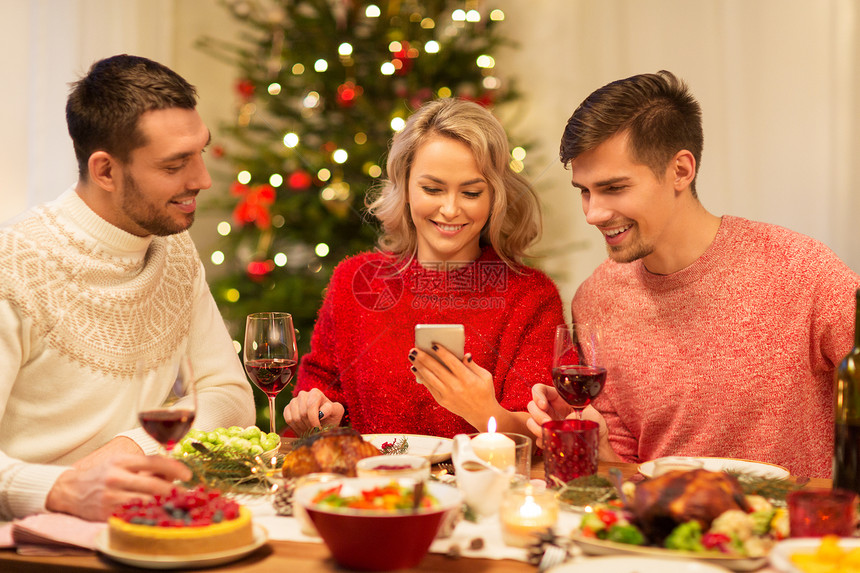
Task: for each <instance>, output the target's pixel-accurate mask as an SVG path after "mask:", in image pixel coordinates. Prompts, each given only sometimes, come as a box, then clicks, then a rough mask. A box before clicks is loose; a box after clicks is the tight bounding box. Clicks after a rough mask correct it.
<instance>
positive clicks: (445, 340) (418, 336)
mask: <svg viewBox="0 0 860 573" xmlns="http://www.w3.org/2000/svg"><path fill="white" fill-rule="evenodd" d="M434 344H440V345H442V346H444V347H445V348H447V349H448V350H449V351H450V352H451V354H453V355H454V356H456V357H457V358H459V359H460V360H462V359H463V356H464V355H465V351H466V348H465V347H466V331H465V329H464V328H463V325H462V324H416V325H415V347H416V348H420V349H421V350H423V351H424V352H426V353H428V354H429V355H430V356H432V357H434V358H435V359H436V360H439V362H440V363H442V360H441V359H440V358H439V357H438V356H436V353H435V352H433V345H434ZM443 366H444V364H443ZM446 368H447V367H446Z"/></svg>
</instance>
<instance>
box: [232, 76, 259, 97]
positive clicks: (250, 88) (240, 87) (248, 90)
mask: <svg viewBox="0 0 860 573" xmlns="http://www.w3.org/2000/svg"><path fill="white" fill-rule="evenodd" d="M236 91H237V92H239V96H240V97H241V98H242V99H244V100H246V101H247V100H250V99H251V98H253V97H254V92H255V91H256V88H255V87H254V82H252V81H251V80H249V79H247V78H246V79H242V80H239V81H238V82H236Z"/></svg>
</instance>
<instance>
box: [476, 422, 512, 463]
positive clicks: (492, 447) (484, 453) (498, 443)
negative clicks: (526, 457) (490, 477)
mask: <svg viewBox="0 0 860 573" xmlns="http://www.w3.org/2000/svg"><path fill="white" fill-rule="evenodd" d="M472 450H473V451H474V452H475V455H476V456H478V457H479V458H481V459H482V460H484V461H485V462H487V463H488V464H490V465H493V466H495V467H497V468H499V469H502V470H506V469H508V468H510V467H513V466H514V465H515V464H516V444H515V443H514V441H513V440H512V439H510V438H509V437H507V436H506V435H504V434H499V433H496V419H495V418H493V417H491V418H490V421H489V423H488V424H487V433H486V434H478V435H477V436H475V437H474V438H472Z"/></svg>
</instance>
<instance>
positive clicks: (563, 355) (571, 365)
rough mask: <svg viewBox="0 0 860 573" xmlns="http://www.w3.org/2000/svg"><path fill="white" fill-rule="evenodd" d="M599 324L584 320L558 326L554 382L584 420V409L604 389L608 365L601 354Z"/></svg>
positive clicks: (560, 393) (562, 395) (553, 368)
mask: <svg viewBox="0 0 860 573" xmlns="http://www.w3.org/2000/svg"><path fill="white" fill-rule="evenodd" d="M601 342H602V331H601V329H600V327H598V326H596V325H592V324H588V323H584V322H575V323H573V324H572V325H570V326H568V325H566V324H560V325H558V326H557V327H556V329H555V346H554V349H553V363H552V383H553V386H555V389H556V390H557V391H558V393H559V395H560V396H561V397H562V399H563V400H564V401H565V402H567V403H568V404H570V405H571V406H572V407H573V408H574V409H575V410H576V413H577V418H578V419H580V420H582V411H583V410H584V409H585V407H586V406H588V405H589V404H591V402H592V400H594V399H595V398H596V397H597V396H598V395H599V394H600V392H601V390H603V384H604V383H605V382H606V368H605V367H604V365H603V361H602V356H601Z"/></svg>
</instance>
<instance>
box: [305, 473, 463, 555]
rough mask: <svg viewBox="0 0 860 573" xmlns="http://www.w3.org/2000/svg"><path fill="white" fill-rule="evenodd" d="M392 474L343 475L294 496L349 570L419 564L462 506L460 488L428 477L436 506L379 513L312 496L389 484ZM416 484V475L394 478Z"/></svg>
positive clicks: (327, 544)
mask: <svg viewBox="0 0 860 573" xmlns="http://www.w3.org/2000/svg"><path fill="white" fill-rule="evenodd" d="M391 481H392V480H391V478H343V479H340V480H333V481H330V482H326V483H322V484H309V485H307V486H303V487H300V488H298V489H297V490H296V492H295V494H294V501H295V502H296V503H299V504H301V506H302V507H303V508H304V509H305V510H306V511H307V514H308V516H309V517H310V519H311V521H312V522H313V524H314V526H315V527H316V529H317V532H318V533H319V534H320V537H322V540H323V541H324V542H325V544H326V546H327V547H328V549H329V551H331V553H332V556H333V557H334V559H335V561H337V562H338V563H339V564H340V565H342V566H343V567H346V568H348V569H356V570H362V571H390V570H393V569H406V568H409V567H415V566H416V565H418V564H419V563H420V562H421V560H422V559H423V558H424V556H425V555H426V554H427V551H428V550H429V549H430V545H431V544H432V543H433V539H435V537H436V534H437V533H438V532H439V528H440V527H441V525H442V523H443V521H444V519H445V518H446V517H447V516H448V515H449V514H452V513H453V512H458V511H460V506H461V503H462V499H461V495H460V492H459V491H458V490H457V489H456V488H453V487H451V486H449V485H446V484H442V483H436V482H426V483H425V484H424V485H425V487H426V488H427V490H426V491H428V493H430V494H432V495H433V496H434V497H436V499H438V500H439V504H440V506H439V507H436V508H433V509H418V510H414V511H413V510H400V511H398V512H380V511H371V510H358V509H341V508H328V507H320V506H317V505H315V504H313V503H311V500H312V499H313V498H314V496H315V495H316V494H317V492H318V491H320V490H321V489H331V488H333V487H336V486H337V485H339V484H342V485H343V488H342V490H341V493H342V494H344V495H354V494H357V493H359V492H360V491H362V490H368V489H371V488H373V487H376V486H381V485H386V484H388V483H391ZM394 481H398V482H399V483H400V484H401V485H404V486H406V487H413V486H414V483H415V482H414V481H412V480H405V479H404V480H394Z"/></svg>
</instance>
